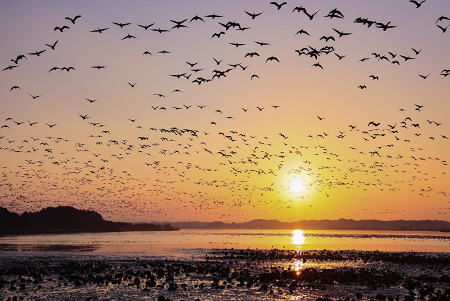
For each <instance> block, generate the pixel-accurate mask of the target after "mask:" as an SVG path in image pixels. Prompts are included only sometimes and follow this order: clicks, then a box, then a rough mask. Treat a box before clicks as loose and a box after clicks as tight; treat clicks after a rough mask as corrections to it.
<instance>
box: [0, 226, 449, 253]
mask: <svg viewBox="0 0 450 301" xmlns="http://www.w3.org/2000/svg"><path fill="white" fill-rule="evenodd" d="M449 241H450V234H448V233H439V232H401V231H368V230H367V231H363V230H360V231H356V230H354V231H339V230H320V231H319V230H300V229H296V230H180V231H174V232H121V233H83V234H81V233H80V234H64V235H62V234H60V235H54V234H48V235H21V236H2V237H0V252H4V251H24V250H27V251H28V250H29V251H33V250H47V249H48V250H55V249H57V250H58V251H64V250H67V249H70V250H73V251H87V252H94V253H103V254H105V253H109V254H117V253H142V254H159V253H161V251H164V250H167V252H169V253H174V254H175V253H179V252H180V250H188V249H190V250H194V249H222V248H235V249H246V248H251V249H252V248H257V249H289V250H323V249H327V250H353V249H354V250H363V251H374V250H379V251H396V252H403V251H414V252H448V243H449ZM65 246H67V247H65ZM74 246H76V247H79V248H80V249H79V250H78V249H77V250H76V247H74ZM167 252H164V255H167Z"/></svg>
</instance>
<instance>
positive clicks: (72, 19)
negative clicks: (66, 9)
mask: <svg viewBox="0 0 450 301" xmlns="http://www.w3.org/2000/svg"><path fill="white" fill-rule="evenodd" d="M79 18H81V15H76V16H75V17H73V18H70V17H65V18H64V19H66V20H69V21H70V22H72V24H75V21H76V20H78V19H79Z"/></svg>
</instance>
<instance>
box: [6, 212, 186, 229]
mask: <svg viewBox="0 0 450 301" xmlns="http://www.w3.org/2000/svg"><path fill="white" fill-rule="evenodd" d="M173 230H178V228H176V227H174V226H172V225H170V224H148V223H142V224H132V223H123V222H111V221H106V220H104V219H103V217H102V216H101V215H100V214H99V213H97V212H94V211H88V210H79V209H76V208H73V207H69V206H63V207H48V208H45V209H42V210H41V211H38V212H24V213H22V214H17V213H14V212H10V211H9V210H8V209H6V208H3V207H0V235H24V234H63V233H82V232H124V231H173Z"/></svg>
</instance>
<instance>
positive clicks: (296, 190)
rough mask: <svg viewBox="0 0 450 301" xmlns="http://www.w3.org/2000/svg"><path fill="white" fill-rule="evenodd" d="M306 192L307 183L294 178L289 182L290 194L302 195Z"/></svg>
mask: <svg viewBox="0 0 450 301" xmlns="http://www.w3.org/2000/svg"><path fill="white" fill-rule="evenodd" d="M305 190H306V185H305V182H304V181H303V180H302V179H300V178H292V179H291V180H290V182H289V192H291V193H292V194H295V195H300V194H302V193H303V192H304V191H305Z"/></svg>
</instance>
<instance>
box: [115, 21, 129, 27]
mask: <svg viewBox="0 0 450 301" xmlns="http://www.w3.org/2000/svg"><path fill="white" fill-rule="evenodd" d="M112 24H114V25H117V26H119V27H120V28H124V27H125V26H128V25H130V24H131V23H120V22H112Z"/></svg>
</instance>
